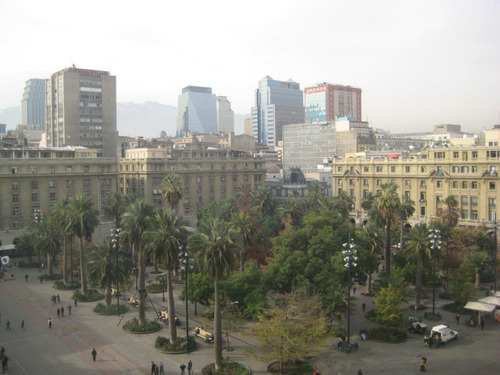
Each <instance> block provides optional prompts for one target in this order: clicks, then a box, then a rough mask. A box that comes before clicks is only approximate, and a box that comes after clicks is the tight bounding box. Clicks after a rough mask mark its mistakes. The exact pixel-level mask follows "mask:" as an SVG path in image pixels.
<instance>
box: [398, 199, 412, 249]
mask: <svg viewBox="0 0 500 375" xmlns="http://www.w3.org/2000/svg"><path fill="white" fill-rule="evenodd" d="M414 212H415V202H413V201H412V200H411V199H410V197H407V196H406V195H403V197H402V198H401V206H400V207H399V221H400V226H401V236H400V240H399V243H400V248H401V249H402V248H403V247H404V231H405V223H406V222H407V221H408V219H409V218H410V217H412V216H413V213H414Z"/></svg>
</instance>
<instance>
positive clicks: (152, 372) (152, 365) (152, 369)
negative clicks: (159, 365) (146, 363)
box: [151, 361, 156, 375]
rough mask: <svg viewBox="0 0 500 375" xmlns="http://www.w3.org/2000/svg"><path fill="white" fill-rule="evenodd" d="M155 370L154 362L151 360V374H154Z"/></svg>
mask: <svg viewBox="0 0 500 375" xmlns="http://www.w3.org/2000/svg"><path fill="white" fill-rule="evenodd" d="M155 371H156V363H154V362H153V361H151V375H155Z"/></svg>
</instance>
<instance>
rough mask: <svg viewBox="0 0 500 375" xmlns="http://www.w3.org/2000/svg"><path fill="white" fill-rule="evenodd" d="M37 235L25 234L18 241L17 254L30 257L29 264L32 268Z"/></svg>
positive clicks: (32, 233)
mask: <svg viewBox="0 0 500 375" xmlns="http://www.w3.org/2000/svg"><path fill="white" fill-rule="evenodd" d="M35 239H36V233H34V232H24V233H23V234H22V236H21V237H19V239H18V240H17V241H16V253H17V254H22V255H23V256H26V257H28V264H29V265H30V266H31V258H32V256H33V253H34V252H35Z"/></svg>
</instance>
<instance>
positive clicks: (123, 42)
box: [0, 0, 500, 132]
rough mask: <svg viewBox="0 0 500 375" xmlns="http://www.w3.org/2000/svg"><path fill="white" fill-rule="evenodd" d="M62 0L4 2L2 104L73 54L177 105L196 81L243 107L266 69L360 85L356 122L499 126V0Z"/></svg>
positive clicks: (135, 93)
mask: <svg viewBox="0 0 500 375" xmlns="http://www.w3.org/2000/svg"><path fill="white" fill-rule="evenodd" d="M54 3H55V4H53V5H51V6H47V5H46V4H44V3H39V2H34V1H26V2H21V3H14V2H4V3H2V4H0V21H1V22H0V27H1V30H2V35H3V36H4V38H2V40H1V41H0V48H1V49H2V51H3V53H4V56H6V57H7V58H4V59H3V61H2V67H3V69H2V70H1V71H0V82H1V83H2V90H1V92H0V109H5V108H9V107H17V106H19V105H20V104H21V99H22V94H23V88H24V85H25V82H26V81H27V80H29V79H32V78H50V74H52V73H53V72H54V71H58V70H60V69H64V68H65V67H68V66H71V65H72V64H74V65H75V66H76V67H78V68H83V69H95V70H104V71H110V73H111V74H112V75H114V76H116V77H117V101H118V102H122V103H123V102H134V103H142V102H146V101H156V102H159V103H164V104H169V105H176V103H177V96H178V93H179V92H180V90H181V89H182V88H183V87H185V86H187V85H197V86H207V87H212V88H213V92H214V93H216V94H217V95H223V96H226V97H227V98H228V100H229V101H230V102H231V104H232V109H233V110H234V112H235V113H237V114H249V113H250V111H251V107H252V106H253V105H254V94H255V89H256V88H257V85H258V81H259V80H261V79H262V78H263V77H265V76H266V75H269V76H271V77H273V78H276V79H280V80H287V79H293V80H294V81H295V82H297V83H299V84H300V87H301V88H303V89H304V88H307V87H311V86H314V85H316V84H317V83H321V82H329V83H332V84H340V85H348V86H354V87H359V88H360V89H361V90H362V91H363V118H362V120H363V121H369V122H370V125H371V126H372V127H373V128H384V129H388V130H390V131H392V132H396V131H409V130H411V129H423V130H426V129H432V127H433V125H435V124H440V123H451V124H460V125H462V128H463V129H466V130H467V131H477V130H480V129H483V128H485V127H486V128H489V127H491V126H492V125H494V124H497V123H499V122H500V119H499V114H500V104H499V102H498V98H499V97H500V72H499V69H498V66H499V62H500V51H499V50H498V48H497V44H498V43H497V40H498V37H497V35H499V34H500V24H498V23H497V22H496V19H497V18H498V15H500V3H498V2H495V1H477V2H470V1H465V0H464V1H460V0H459V1H443V2H395V1H381V2H377V3H376V4H373V3H372V2H369V1H360V2H356V3H355V4H353V3H347V2H337V1H333V2H324V1H319V0H318V1H311V2H308V3H307V4H305V3H302V2H298V1H289V2H285V1H276V2H271V3H269V2H267V3H263V2H262V4H265V6H259V4H261V2H259V1H257V2H255V3H252V4H251V5H250V4H249V5H242V6H241V7H238V8H236V7H235V5H234V3H232V2H229V1H217V2H216V4H213V3H204V2H199V3H198V2H196V4H195V5H194V4H183V3H175V4H166V3H165V4H164V3H162V2H159V1H146V2H145V3H144V4H141V7H137V6H136V4H135V3H132V2H129V1H124V2H123V6H122V7H120V14H119V17H116V15H115V12H116V8H115V7H114V6H113V4H107V3H102V2H101V3H97V2H94V1H90V2H89V3H88V5H87V6H85V7H80V8H78V12H76V13H75V12H73V11H71V9H69V8H67V7H65V6H63V4H64V3H62V2H60V1H55V2H54ZM96 9H98V12H96ZM193 9H194V10H193ZM221 9H222V10H224V11H222V12H221V11H220V10H221ZM64 10H70V12H68V13H67V14H65V13H64ZM151 10H154V11H151ZM75 14H76V16H75ZM328 15H330V16H329V17H327V16H328ZM47 20H50V22H47ZM103 21H105V22H103ZM55 40H57V41H58V43H59V45H60V47H58V48H52V49H51V52H50V53H47V43H48V42H49V41H55ZM50 43H53V42H50ZM89 49H90V52H89ZM35 56H36V61H35V60H34V57H35ZM0 122H2V119H1V118H0Z"/></svg>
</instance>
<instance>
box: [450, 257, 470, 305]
mask: <svg viewBox="0 0 500 375" xmlns="http://www.w3.org/2000/svg"><path fill="white" fill-rule="evenodd" d="M467 268H468V267H467V264H465V263H463V264H462V266H461V267H460V268H459V269H458V272H457V273H456V274H455V275H453V276H452V277H451V280H450V283H449V292H450V298H451V299H452V300H453V301H455V304H456V305H457V306H460V307H463V306H465V304H466V303H467V302H468V301H469V300H470V298H471V297H472V296H473V295H474V293H475V290H474V287H473V285H472V284H471V282H470V281H471V280H470V279H471V278H470V276H469V273H470V272H469V270H468V269H467Z"/></svg>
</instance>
